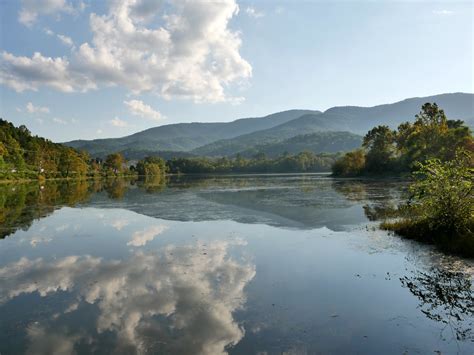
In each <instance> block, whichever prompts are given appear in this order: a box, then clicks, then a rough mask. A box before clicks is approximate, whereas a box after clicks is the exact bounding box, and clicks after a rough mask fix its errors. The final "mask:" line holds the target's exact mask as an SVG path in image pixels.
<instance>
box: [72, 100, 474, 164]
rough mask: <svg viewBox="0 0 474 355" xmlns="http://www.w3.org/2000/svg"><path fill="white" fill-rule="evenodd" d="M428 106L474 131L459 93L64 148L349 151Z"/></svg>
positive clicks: (472, 106) (170, 128) (472, 114)
mask: <svg viewBox="0 0 474 355" xmlns="http://www.w3.org/2000/svg"><path fill="white" fill-rule="evenodd" d="M426 102H436V103H437V104H438V106H440V107H441V108H442V109H444V111H445V112H446V114H447V116H448V118H450V119H461V120H464V121H465V122H466V123H467V124H468V125H469V126H471V127H473V126H474V94H466V93H454V94H442V95H436V96H428V97H416V98H410V99H406V100H403V101H400V102H396V103H393V104H385V105H378V106H373V107H358V106H341V107H333V108H330V109H328V110H326V111H324V112H320V111H312V110H289V111H284V112H279V113H274V114H271V115H268V116H265V117H255V118H243V119H238V120H236V121H232V122H219V123H197V122H194V123H179V124H170V125H164V126H159V127H154V128H150V129H147V130H145V131H142V132H138V133H135V134H133V135H130V136H126V137H122V138H110V139H95V140H89V141H88V140H76V141H72V142H67V143H64V144H66V145H68V146H71V147H74V148H77V149H82V150H86V151H88V152H89V153H90V154H91V155H92V156H102V157H103V156H105V155H107V154H109V153H112V152H117V151H120V152H123V153H124V155H125V156H126V157H127V158H129V159H137V158H141V157H143V156H145V155H152V154H161V155H165V156H166V157H167V158H169V157H171V156H192V155H203V156H233V155H236V154H241V155H243V156H248V155H252V154H256V153H259V152H263V153H265V154H267V155H270V156H272V155H277V154H282V153H284V152H288V153H298V152H300V151H304V150H308V151H313V152H317V153H321V152H336V151H347V150H352V149H354V148H356V147H358V146H360V143H361V140H362V137H361V135H363V134H365V133H366V132H367V131H368V130H369V129H371V128H372V127H374V126H377V125H381V124H385V125H388V126H390V127H392V128H396V127H397V126H398V125H399V124H400V123H402V122H405V121H413V119H414V116H415V114H417V113H418V112H419V111H420V108H421V106H422V105H423V104H424V103H426ZM323 132H325V133H323ZM329 132H330V133H329Z"/></svg>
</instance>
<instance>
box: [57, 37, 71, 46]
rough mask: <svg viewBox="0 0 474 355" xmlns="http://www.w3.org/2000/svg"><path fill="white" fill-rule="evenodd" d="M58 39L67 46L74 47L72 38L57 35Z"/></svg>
mask: <svg viewBox="0 0 474 355" xmlns="http://www.w3.org/2000/svg"><path fill="white" fill-rule="evenodd" d="M57 36H58V38H59V39H60V40H61V42H63V43H64V44H65V45H67V46H70V47H74V42H73V41H72V39H71V37H68V36H65V35H57Z"/></svg>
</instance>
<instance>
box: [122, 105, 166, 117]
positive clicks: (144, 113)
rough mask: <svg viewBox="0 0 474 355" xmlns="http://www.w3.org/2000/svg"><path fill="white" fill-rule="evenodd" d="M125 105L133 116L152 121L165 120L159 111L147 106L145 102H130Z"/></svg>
mask: <svg viewBox="0 0 474 355" xmlns="http://www.w3.org/2000/svg"><path fill="white" fill-rule="evenodd" d="M123 103H124V104H125V105H127V106H128V109H129V111H130V113H131V114H132V115H135V116H141V117H144V118H148V119H150V120H152V121H161V120H162V119H163V118H164V117H163V115H162V114H161V113H160V112H159V111H156V110H154V109H153V108H152V107H151V106H149V105H147V104H145V103H144V102H143V101H140V100H130V101H124V102H123Z"/></svg>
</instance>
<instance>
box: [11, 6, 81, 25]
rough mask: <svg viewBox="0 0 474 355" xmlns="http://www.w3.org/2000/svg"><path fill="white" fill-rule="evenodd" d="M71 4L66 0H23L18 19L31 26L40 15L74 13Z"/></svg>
mask: <svg viewBox="0 0 474 355" xmlns="http://www.w3.org/2000/svg"><path fill="white" fill-rule="evenodd" d="M73 11H74V9H73V7H72V6H71V4H69V3H67V2H66V1H65V0H22V1H21V9H20V12H19V14H18V21H20V23H22V24H23V25H25V26H31V25H33V23H35V22H36V20H37V18H38V16H42V15H54V14H58V13H62V12H63V13H72V12H73Z"/></svg>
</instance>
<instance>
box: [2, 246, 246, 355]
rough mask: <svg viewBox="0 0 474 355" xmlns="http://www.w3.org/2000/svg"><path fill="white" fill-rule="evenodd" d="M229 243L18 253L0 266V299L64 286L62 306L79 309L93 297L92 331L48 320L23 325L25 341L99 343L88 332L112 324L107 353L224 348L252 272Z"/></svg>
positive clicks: (231, 339) (236, 333)
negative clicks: (68, 300) (116, 255)
mask: <svg viewBox="0 0 474 355" xmlns="http://www.w3.org/2000/svg"><path fill="white" fill-rule="evenodd" d="M231 245H232V243H230V242H228V241H218V242H215V243H212V244H210V245H209V246H208V249H207V250H206V251H207V252H206V255H204V254H203V252H202V249H201V247H202V246H201V245H196V244H190V245H183V246H168V247H166V248H165V249H164V250H162V252H161V253H150V254H144V253H137V254H133V255H132V256H131V257H130V258H128V259H125V260H104V259H101V258H96V257H92V256H69V257H65V258H62V259H59V260H51V261H46V260H43V259H35V260H29V259H26V258H22V259H20V260H19V261H17V262H14V263H11V264H9V265H8V266H5V267H3V268H0V277H1V278H2V282H3V287H2V288H1V289H0V302H8V301H9V300H11V299H13V298H15V297H17V296H18V295H21V294H28V293H34V292H37V293H38V294H39V295H41V296H42V297H45V296H49V295H53V294H54V293H56V292H59V291H63V292H68V293H70V294H71V295H72V296H73V299H74V301H73V302H72V304H71V305H70V306H67V307H65V309H64V311H63V313H65V312H68V313H69V314H70V313H71V312H80V311H81V304H84V303H89V304H94V305H96V307H97V309H98V315H97V318H96V319H95V321H94V322H95V328H96V331H92V332H91V334H78V333H77V332H76V333H71V332H68V336H67V337H66V338H64V337H65V334H62V333H61V328H60V326H58V327H56V328H55V324H53V321H51V322H48V329H44V328H34V329H33V331H32V332H29V334H28V335H29V337H30V341H31V342H32V343H33V342H34V341H40V340H41V339H40V338H42V339H43V343H42V346H41V348H44V349H52V348H54V343H58V344H59V345H61V346H62V348H64V349H70V344H71V342H72V343H74V342H76V341H77V339H78V337H84V338H86V337H87V339H89V340H90V341H89V342H88V343H89V344H99V342H98V341H97V339H94V338H96V337H100V336H101V335H102V334H106V333H107V332H114V333H116V335H117V337H116V338H117V339H118V341H117V344H116V345H115V346H116V349H108V351H109V352H113V353H121V352H124V349H128V350H127V352H128V353H131V352H132V353H143V352H144V351H145V350H146V351H147V352H151V353H183V354H191V353H193V354H224V353H225V349H226V347H227V346H229V345H232V344H236V343H237V342H238V341H239V340H240V339H241V338H242V337H243V335H244V330H243V328H242V327H241V326H239V325H238V324H237V322H236V321H235V320H234V318H233V312H235V311H236V310H237V309H239V308H240V307H242V306H243V304H244V303H245V293H244V288H245V286H246V285H247V284H248V282H249V281H250V280H252V278H253V277H254V276H255V266H254V265H252V264H247V263H245V262H243V261H241V260H240V261H236V260H234V259H232V258H231V257H230V256H229V255H228V248H229V247H230V246H231ZM91 280H94V283H91ZM59 321H60V319H59ZM57 328H59V330H58V329H57ZM85 329H87V328H85ZM46 334H47V335H48V337H46V336H45V337H40V336H38V337H37V336H35V335H46ZM156 339H160V342H156ZM48 340H49V341H48ZM34 344H36V343H34ZM83 344H84V343H83ZM30 345H31V344H30Z"/></svg>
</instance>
